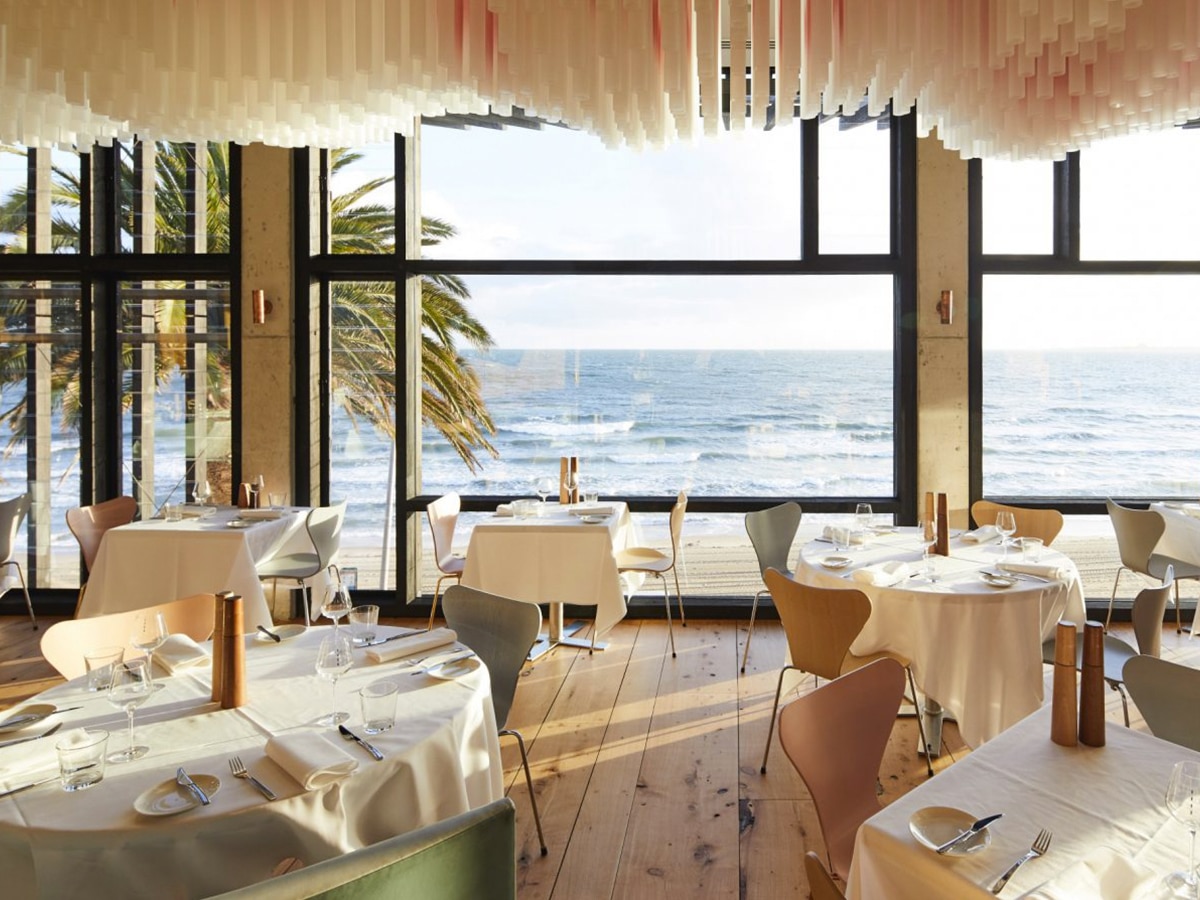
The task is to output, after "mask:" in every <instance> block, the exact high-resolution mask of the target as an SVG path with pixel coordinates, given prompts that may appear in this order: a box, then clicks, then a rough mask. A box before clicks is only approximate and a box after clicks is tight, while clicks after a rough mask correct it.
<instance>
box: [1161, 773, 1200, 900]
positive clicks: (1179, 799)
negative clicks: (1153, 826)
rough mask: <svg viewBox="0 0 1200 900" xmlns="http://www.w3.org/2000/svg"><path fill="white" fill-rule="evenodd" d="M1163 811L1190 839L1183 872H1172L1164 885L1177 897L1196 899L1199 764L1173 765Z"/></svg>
mask: <svg viewBox="0 0 1200 900" xmlns="http://www.w3.org/2000/svg"><path fill="white" fill-rule="evenodd" d="M1166 799H1167V809H1168V810H1170V812H1171V815H1173V816H1174V817H1175V818H1176V819H1178V820H1179V822H1180V823H1182V824H1183V826H1184V827H1186V828H1187V830H1188V832H1189V833H1190V834H1191V836H1192V844H1191V852H1190V853H1189V854H1188V867H1187V871H1184V872H1172V873H1171V874H1170V875H1168V876H1167V878H1166V883H1167V884H1168V885H1169V886H1170V887H1171V889H1172V890H1173V891H1174V892H1175V896H1177V897H1191V898H1193V900H1194V898H1196V897H1197V896H1200V891H1198V887H1200V885H1198V884H1197V881H1196V830H1197V829H1198V828H1200V762H1197V761H1195V760H1186V761H1185V762H1177V763H1175V767H1174V768H1173V769H1172V770H1171V780H1170V781H1169V782H1168V783H1167V798H1166Z"/></svg>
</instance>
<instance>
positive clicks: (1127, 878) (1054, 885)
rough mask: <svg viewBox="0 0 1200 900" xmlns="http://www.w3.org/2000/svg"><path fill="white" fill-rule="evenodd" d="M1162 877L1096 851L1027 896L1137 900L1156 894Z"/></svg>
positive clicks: (1114, 853)
mask: <svg viewBox="0 0 1200 900" xmlns="http://www.w3.org/2000/svg"><path fill="white" fill-rule="evenodd" d="M1161 880H1162V876H1161V874H1159V873H1157V872H1154V871H1153V870H1151V869H1148V868H1146V867H1145V866H1143V865H1142V864H1141V863H1138V862H1134V861H1133V860H1131V859H1129V858H1128V857H1126V856H1122V855H1121V854H1119V853H1117V851H1116V850H1113V849H1112V848H1110V847H1099V848H1097V849H1096V850H1093V851H1092V852H1091V853H1089V854H1088V855H1087V856H1085V857H1084V858H1083V859H1081V860H1079V861H1078V862H1075V863H1072V864H1071V865H1069V866H1067V868H1065V869H1063V870H1062V871H1061V872H1059V873H1058V875H1056V876H1055V877H1054V878H1052V879H1051V880H1050V881H1048V882H1046V883H1045V884H1043V885H1042V886H1041V887H1039V888H1038V889H1037V890H1035V891H1033V892H1032V893H1030V894H1029V895H1028V896H1029V897H1030V898H1036V900H1138V898H1143V897H1145V898H1149V897H1150V896H1153V894H1152V892H1153V891H1155V890H1157V887H1158V883H1159V882H1160V881H1161Z"/></svg>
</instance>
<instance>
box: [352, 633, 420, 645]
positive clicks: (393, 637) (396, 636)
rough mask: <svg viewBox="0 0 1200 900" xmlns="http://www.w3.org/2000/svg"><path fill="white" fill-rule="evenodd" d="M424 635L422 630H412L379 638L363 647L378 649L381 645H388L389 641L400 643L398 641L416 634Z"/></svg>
mask: <svg viewBox="0 0 1200 900" xmlns="http://www.w3.org/2000/svg"><path fill="white" fill-rule="evenodd" d="M422 633H423V632H422V630H421V629H418V628H411V629H409V630H408V631H402V632H400V633H399V634H393V635H391V636H390V637H385V638H379V639H377V640H374V641H371V643H369V644H364V645H363V646H366V647H378V646H379V645H380V644H386V643H387V642H388V641H398V640H400V638H406V637H412V636H413V635H414V634H422Z"/></svg>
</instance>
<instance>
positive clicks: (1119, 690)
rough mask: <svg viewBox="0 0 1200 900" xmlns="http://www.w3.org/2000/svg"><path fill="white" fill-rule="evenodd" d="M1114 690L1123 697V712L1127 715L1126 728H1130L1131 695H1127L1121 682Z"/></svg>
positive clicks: (1115, 685)
mask: <svg viewBox="0 0 1200 900" xmlns="http://www.w3.org/2000/svg"><path fill="white" fill-rule="evenodd" d="M1113 688H1114V689H1115V690H1116V692H1117V693H1118V694H1120V695H1121V712H1123V713H1125V727H1126V728H1128V727H1129V695H1128V694H1126V693H1125V686H1124V685H1123V684H1121V683H1120V682H1119V681H1118V682H1117V683H1116V684H1114V685H1113Z"/></svg>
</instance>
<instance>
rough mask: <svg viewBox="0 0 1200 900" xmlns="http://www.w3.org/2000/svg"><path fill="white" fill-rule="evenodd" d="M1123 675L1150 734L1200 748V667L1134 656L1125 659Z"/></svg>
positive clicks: (1173, 742)
mask: <svg viewBox="0 0 1200 900" xmlns="http://www.w3.org/2000/svg"><path fill="white" fill-rule="evenodd" d="M1124 677H1125V687H1126V688H1127V689H1128V690H1129V696H1130V697H1131V698H1132V699H1133V702H1134V703H1135V704H1136V705H1137V708H1138V712H1140V713H1141V714H1142V718H1144V719H1145V720H1146V726H1147V727H1148V728H1149V729H1150V733H1151V734H1153V735H1154V736H1155V737H1157V738H1162V739H1163V740H1164V741H1170V742H1171V743H1172V744H1179V746H1181V747H1189V748H1191V749H1192V750H1200V716H1198V715H1196V710H1197V709H1200V669H1193V668H1192V667H1191V666H1184V665H1180V664H1179V663H1175V662H1170V661H1169V660H1165V659H1159V658H1158V657H1156V656H1135V657H1133V659H1130V660H1127V661H1126V663H1125V671H1124Z"/></svg>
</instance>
